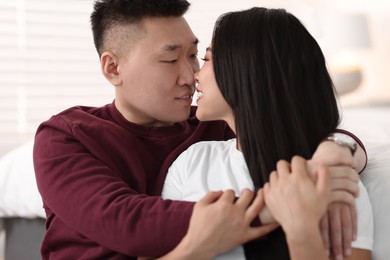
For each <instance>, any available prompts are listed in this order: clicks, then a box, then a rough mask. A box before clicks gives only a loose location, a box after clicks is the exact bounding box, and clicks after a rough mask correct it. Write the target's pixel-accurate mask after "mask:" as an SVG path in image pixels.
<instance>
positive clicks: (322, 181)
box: [316, 165, 330, 201]
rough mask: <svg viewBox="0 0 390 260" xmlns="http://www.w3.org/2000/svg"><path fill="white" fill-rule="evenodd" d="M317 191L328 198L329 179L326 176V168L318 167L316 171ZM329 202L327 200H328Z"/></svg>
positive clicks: (327, 175)
mask: <svg viewBox="0 0 390 260" xmlns="http://www.w3.org/2000/svg"><path fill="white" fill-rule="evenodd" d="M317 175H318V177H317V179H318V180H317V185H316V186H317V190H318V191H319V192H320V193H321V194H322V195H324V196H327V197H329V192H330V186H329V185H330V177H329V174H328V168H327V167H325V166H323V165H320V166H319V167H318V170H317ZM328 201H329V200H328Z"/></svg>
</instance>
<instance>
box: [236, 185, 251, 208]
mask: <svg viewBox="0 0 390 260" xmlns="http://www.w3.org/2000/svg"><path fill="white" fill-rule="evenodd" d="M253 196H254V194H253V192H252V191H250V190H249V189H243V190H242V191H241V195H240V197H239V198H238V199H237V201H236V203H235V204H236V205H237V206H238V207H240V208H241V209H243V210H245V209H246V208H248V206H249V205H250V204H251V202H252V200H253Z"/></svg>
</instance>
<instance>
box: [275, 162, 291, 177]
mask: <svg viewBox="0 0 390 260" xmlns="http://www.w3.org/2000/svg"><path fill="white" fill-rule="evenodd" d="M276 170H277V171H278V174H279V176H282V175H286V174H289V173H290V172H291V166H290V163H289V162H287V161H285V160H279V161H278V162H277V163H276Z"/></svg>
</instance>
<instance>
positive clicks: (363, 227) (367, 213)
mask: <svg viewBox="0 0 390 260" xmlns="http://www.w3.org/2000/svg"><path fill="white" fill-rule="evenodd" d="M356 211H357V217H358V221H357V222H358V223H357V224H358V225H357V227H358V232H357V238H356V240H355V241H353V242H352V247H353V248H360V249H366V250H370V251H372V248H373V243H374V217H373V213H372V207H371V202H370V198H369V197H368V193H367V190H366V188H365V187H364V186H363V184H362V182H361V181H359V197H358V198H357V199H356Z"/></svg>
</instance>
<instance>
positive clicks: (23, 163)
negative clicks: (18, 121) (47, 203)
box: [0, 141, 45, 218]
mask: <svg viewBox="0 0 390 260" xmlns="http://www.w3.org/2000/svg"><path fill="white" fill-rule="evenodd" d="M32 154H33V141H30V142H28V143H26V144H24V145H22V146H20V147H18V148H16V149H14V150H12V151H11V152H9V153H8V154H6V155H4V156H3V157H2V158H1V159H0V217H26V218H35V217H42V218H45V211H44V209H43V207H42V199H41V196H40V194H39V192H38V188H37V184H36V181H35V174H34V166H33V158H32Z"/></svg>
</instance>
